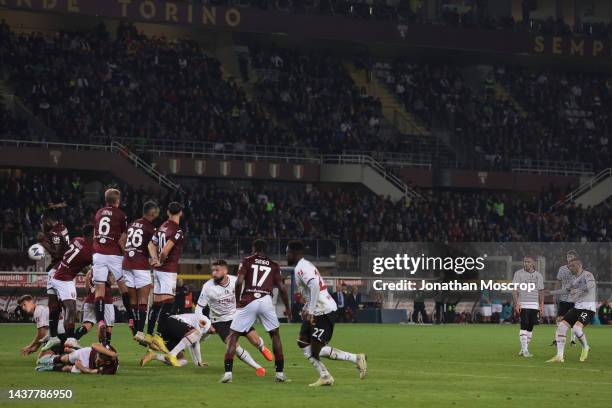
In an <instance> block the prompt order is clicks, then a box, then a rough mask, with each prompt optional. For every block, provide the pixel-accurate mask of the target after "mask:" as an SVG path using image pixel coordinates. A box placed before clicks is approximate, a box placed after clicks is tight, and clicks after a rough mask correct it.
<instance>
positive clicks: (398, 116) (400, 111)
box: [344, 62, 430, 136]
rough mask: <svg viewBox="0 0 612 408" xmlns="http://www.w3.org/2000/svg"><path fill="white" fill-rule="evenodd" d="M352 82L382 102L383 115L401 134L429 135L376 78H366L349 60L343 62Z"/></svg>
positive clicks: (362, 71)
mask: <svg viewBox="0 0 612 408" xmlns="http://www.w3.org/2000/svg"><path fill="white" fill-rule="evenodd" d="M344 66H345V68H346V69H347V71H348V73H349V74H350V76H351V78H352V79H353V82H355V85H357V86H358V87H359V88H364V89H365V90H366V92H367V93H368V95H370V96H373V97H375V98H378V99H379V100H380V102H381V104H382V113H383V116H384V117H385V118H386V119H387V120H388V121H389V123H392V124H393V126H395V128H396V129H398V130H399V131H400V133H402V134H410V135H417V136H429V135H430V132H429V130H428V129H427V128H426V127H425V126H424V125H423V124H421V123H420V121H419V120H418V119H417V118H416V117H415V116H414V115H412V114H411V113H410V112H408V111H406V109H405V108H404V106H403V105H402V104H400V102H399V101H398V100H397V99H396V98H395V96H394V95H393V94H392V93H391V92H389V90H388V89H387V88H386V87H385V86H384V84H382V83H380V82H379V81H378V79H377V78H368V77H367V73H366V71H364V70H358V69H357V68H356V67H355V66H354V65H353V64H351V63H349V62H345V63H344Z"/></svg>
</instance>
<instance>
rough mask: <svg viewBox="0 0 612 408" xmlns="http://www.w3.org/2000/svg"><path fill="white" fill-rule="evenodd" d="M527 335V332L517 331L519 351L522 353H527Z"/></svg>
mask: <svg viewBox="0 0 612 408" xmlns="http://www.w3.org/2000/svg"><path fill="white" fill-rule="evenodd" d="M527 333H528V332H527V330H519V341H520V342H521V351H522V352H523V353H524V352H526V351H527V347H528V346H529V340H528V338H527Z"/></svg>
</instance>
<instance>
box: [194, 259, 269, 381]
mask: <svg viewBox="0 0 612 408" xmlns="http://www.w3.org/2000/svg"><path fill="white" fill-rule="evenodd" d="M212 277H213V278H212V279H210V280H208V281H207V282H206V283H205V284H204V285H203V286H202V291H201V292H200V297H199V298H198V303H197V305H196V313H202V311H203V310H204V308H205V307H206V306H208V308H209V310H210V312H209V316H210V320H211V321H212V325H213V327H214V328H215V331H216V332H217V334H218V335H219V337H220V338H221V341H223V343H226V344H227V338H228V336H229V333H230V326H231V324H232V320H233V319H234V315H235V314H236V292H235V291H236V279H237V278H236V277H235V276H231V275H228V269H227V262H225V261H224V260H218V261H215V262H214V263H213V265H212ZM246 338H247V340H248V341H249V342H250V343H251V344H252V345H253V346H255V347H257V349H258V350H259V351H260V352H261V354H262V355H263V356H264V358H265V359H266V360H268V361H272V359H273V356H272V353H271V352H270V350H268V349H267V348H266V346H265V345H264V341H263V339H262V338H261V337H259V334H257V332H256V331H255V328H253V327H251V328H250V329H249V330H248V333H247V334H246ZM236 354H237V355H238V358H239V359H240V360H242V361H244V362H245V363H246V364H248V365H249V366H251V367H253V368H254V369H255V374H256V375H257V376H258V377H263V376H265V375H266V370H265V368H263V367H262V366H260V365H259V364H257V362H256V361H255V360H254V359H253V357H251V354H249V352H248V351H246V350H245V349H243V348H242V347H240V345H238V344H237V345H236Z"/></svg>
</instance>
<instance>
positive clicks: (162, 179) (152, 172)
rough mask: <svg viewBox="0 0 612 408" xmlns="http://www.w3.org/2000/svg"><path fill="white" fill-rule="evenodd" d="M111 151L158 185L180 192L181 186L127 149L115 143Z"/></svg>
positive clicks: (112, 144)
mask: <svg viewBox="0 0 612 408" xmlns="http://www.w3.org/2000/svg"><path fill="white" fill-rule="evenodd" d="M111 151H113V152H116V153H119V154H121V155H122V156H123V157H125V158H126V159H128V160H129V161H131V162H132V164H133V165H134V166H135V167H138V168H141V169H143V170H144V171H145V172H146V173H147V174H148V175H149V176H151V177H152V178H154V179H156V180H157V183H158V184H161V185H162V186H165V187H167V188H169V189H170V190H180V189H181V185H180V184H178V183H175V182H174V181H172V180H171V179H170V178H169V177H168V176H165V175H163V174H161V173H160V172H159V171H157V170H156V169H155V167H153V166H152V165H151V164H149V163H147V162H146V161H144V160H142V159H141V158H140V157H139V156H138V155H137V154H135V153H134V152H132V151H131V150H130V149H129V148H127V147H126V146H124V145H122V144H121V143H119V142H117V141H113V142H111Z"/></svg>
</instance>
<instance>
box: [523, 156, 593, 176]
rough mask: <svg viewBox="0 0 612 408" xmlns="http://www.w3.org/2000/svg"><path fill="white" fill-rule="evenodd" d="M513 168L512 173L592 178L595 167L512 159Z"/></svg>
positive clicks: (579, 163) (583, 164) (561, 162)
mask: <svg viewBox="0 0 612 408" xmlns="http://www.w3.org/2000/svg"><path fill="white" fill-rule="evenodd" d="M511 168H512V171H521V172H527V173H537V174H555V175H561V176H591V175H592V174H593V165H592V164H591V163H583V162H573V163H572V162H567V161H552V160H531V159H512V160H511Z"/></svg>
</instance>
